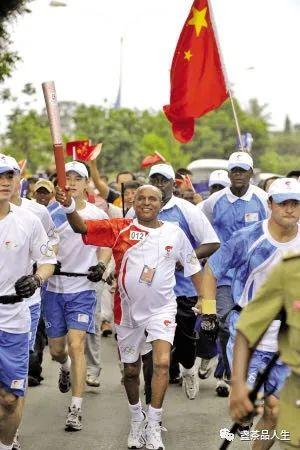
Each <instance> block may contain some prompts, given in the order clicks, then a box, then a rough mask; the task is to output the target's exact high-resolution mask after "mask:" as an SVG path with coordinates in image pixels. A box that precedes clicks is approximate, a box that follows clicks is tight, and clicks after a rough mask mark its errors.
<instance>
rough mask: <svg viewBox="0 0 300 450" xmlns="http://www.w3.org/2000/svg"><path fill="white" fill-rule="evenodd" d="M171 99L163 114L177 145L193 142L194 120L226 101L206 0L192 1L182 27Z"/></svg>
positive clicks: (173, 74)
mask: <svg viewBox="0 0 300 450" xmlns="http://www.w3.org/2000/svg"><path fill="white" fill-rule="evenodd" d="M170 97H171V98H170V105H166V106H164V112H165V114H166V116H167V118H168V119H169V121H170V122H171V123H172V130H173V134H174V137H175V138H176V139H177V140H178V141H180V142H188V141H190V140H191V139H192V137H193V135H194V126H195V118H197V117H200V116H203V115H204V114H206V113H207V112H209V111H211V110H213V109H216V108H218V107H219V106H220V105H221V104H222V103H223V102H224V101H225V100H226V99H227V98H228V89H227V86H226V81H225V74H224V72H223V68H222V61H221V57H220V54H219V50H218V46H217V41H216V36H215V31H214V26H213V20H212V12H211V11H210V10H209V0H195V1H194V3H193V6H192V8H191V11H190V14H189V16H188V18H187V21H186V22H185V24H184V27H183V29H182V32H181V35H180V37H179V41H178V43H177V47H176V50H175V54H174V57H173V62H172V68H171V96H170Z"/></svg>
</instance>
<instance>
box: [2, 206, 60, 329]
mask: <svg viewBox="0 0 300 450" xmlns="http://www.w3.org/2000/svg"><path fill="white" fill-rule="evenodd" d="M47 243H48V237H47V234H46V232H45V230H44V228H43V226H42V224H41V221H40V220H39V219H38V218H37V217H36V216H34V215H33V214H32V213H30V212H29V211H25V210H24V209H22V208H20V207H18V206H15V205H13V204H11V205H10V212H9V213H8V214H7V216H5V217H4V218H3V219H1V220H0V295H13V294H16V292H15V288H14V285H15V282H16V281H17V280H18V279H19V278H21V277H22V276H23V275H26V274H28V271H27V270H28V267H29V265H30V264H31V263H32V261H36V262H37V264H38V266H39V265H41V264H55V263H56V257H55V255H54V252H53V250H52V249H51V247H50V246H49V245H48V247H47V248H48V251H47V252H44V251H43V249H44V248H45V247H46V246H47ZM29 329H30V314H29V309H28V303H27V302H25V301H23V302H21V303H15V304H13V305H4V304H0V330H3V331H6V332H8V333H26V332H28V331H29Z"/></svg>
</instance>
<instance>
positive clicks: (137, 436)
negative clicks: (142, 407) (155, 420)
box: [127, 411, 147, 448]
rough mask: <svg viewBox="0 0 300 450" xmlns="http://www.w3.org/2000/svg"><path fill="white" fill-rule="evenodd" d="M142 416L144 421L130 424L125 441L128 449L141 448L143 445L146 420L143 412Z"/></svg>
mask: <svg viewBox="0 0 300 450" xmlns="http://www.w3.org/2000/svg"><path fill="white" fill-rule="evenodd" d="M143 414H144V420H142V421H140V422H136V421H134V420H132V421H131V423H130V431H129V435H128V440H127V446H128V448H142V447H144V445H145V426H146V423H147V418H146V414H145V413H144V411H143Z"/></svg>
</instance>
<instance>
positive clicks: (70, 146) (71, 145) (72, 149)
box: [66, 141, 89, 156]
mask: <svg viewBox="0 0 300 450" xmlns="http://www.w3.org/2000/svg"><path fill="white" fill-rule="evenodd" d="M87 146H89V141H72V142H67V143H66V152H67V155H69V156H74V155H75V156H77V150H79V151H81V150H82V149H83V148H85V147H87Z"/></svg>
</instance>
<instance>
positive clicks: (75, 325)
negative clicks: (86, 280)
mask: <svg viewBox="0 0 300 450" xmlns="http://www.w3.org/2000/svg"><path fill="white" fill-rule="evenodd" d="M95 309H96V292H95V291H82V292H77V293H73V294H58V293H56V292H50V291H46V292H45V293H44V295H43V297H42V314H43V318H44V322H45V327H46V333H47V336H48V337H50V338H57V337H62V336H65V335H66V334H67V333H68V330H70V329H73V330H83V331H86V332H87V333H94V332H95V318H94V315H95Z"/></svg>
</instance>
